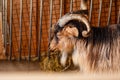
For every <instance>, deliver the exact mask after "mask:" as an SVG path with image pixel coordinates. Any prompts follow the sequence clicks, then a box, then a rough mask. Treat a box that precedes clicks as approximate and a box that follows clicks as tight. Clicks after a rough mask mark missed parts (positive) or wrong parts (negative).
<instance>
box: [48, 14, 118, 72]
mask: <svg viewBox="0 0 120 80" xmlns="http://www.w3.org/2000/svg"><path fill="white" fill-rule="evenodd" d="M53 32H54V35H53V37H52V40H51V42H50V50H51V51H60V52H61V54H62V56H61V60H60V62H61V64H62V65H63V66H65V64H66V61H67V57H68V54H71V55H72V61H73V63H74V65H76V66H79V68H80V70H81V71H83V72H100V71H119V70H120V24H114V25H110V26H106V27H94V26H90V24H89V21H88V19H87V17H86V16H85V15H84V14H73V13H68V14H66V15H64V16H63V17H62V18H61V19H59V20H58V22H57V23H56V24H55V26H54V30H53Z"/></svg>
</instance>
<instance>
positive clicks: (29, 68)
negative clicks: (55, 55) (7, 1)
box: [0, 61, 120, 80]
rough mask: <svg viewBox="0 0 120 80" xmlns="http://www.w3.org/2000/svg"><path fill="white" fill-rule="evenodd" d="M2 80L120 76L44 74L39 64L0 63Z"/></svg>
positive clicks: (119, 78) (111, 77) (116, 79)
mask: <svg viewBox="0 0 120 80" xmlns="http://www.w3.org/2000/svg"><path fill="white" fill-rule="evenodd" d="M0 80H120V74H118V73H116V74H80V72H78V71H71V72H59V73H56V72H54V73H53V72H42V71H41V70H40V66H39V64H38V62H30V63H28V62H14V61H12V62H10V61H0Z"/></svg>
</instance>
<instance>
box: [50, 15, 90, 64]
mask: <svg viewBox="0 0 120 80" xmlns="http://www.w3.org/2000/svg"><path fill="white" fill-rule="evenodd" d="M53 29H54V31H53V32H54V35H53V37H52V40H51V42H50V50H51V51H60V52H61V54H62V57H61V64H62V65H65V64H66V60H67V56H68V54H70V53H72V52H73V50H74V44H75V40H76V39H79V38H87V37H88V36H89V35H90V31H91V28H90V25H89V22H88V20H87V18H86V17H85V16H84V15H81V14H70V13H69V14H66V15H65V16H63V17H62V18H61V19H59V21H58V22H57V24H56V25H55V26H54V28H53Z"/></svg>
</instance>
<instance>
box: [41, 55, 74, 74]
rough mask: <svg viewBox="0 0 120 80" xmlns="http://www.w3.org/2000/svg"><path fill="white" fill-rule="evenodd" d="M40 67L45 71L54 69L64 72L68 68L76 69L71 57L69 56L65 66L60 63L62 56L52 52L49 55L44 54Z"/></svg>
mask: <svg viewBox="0 0 120 80" xmlns="http://www.w3.org/2000/svg"><path fill="white" fill-rule="evenodd" d="M40 68H41V70H43V71H47V72H48V71H52V72H63V71H68V70H73V69H75V68H74V66H73V64H72V61H71V58H70V57H69V58H68V61H67V64H66V66H65V67H63V66H62V65H61V64H60V56H59V55H58V54H51V55H50V56H49V57H47V56H45V55H44V56H42V57H41V61H40Z"/></svg>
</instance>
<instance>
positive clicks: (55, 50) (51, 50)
mask: <svg viewBox="0 0 120 80" xmlns="http://www.w3.org/2000/svg"><path fill="white" fill-rule="evenodd" d="M49 50H50V52H60V50H58V49H56V48H55V49H51V48H50V49H49Z"/></svg>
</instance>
